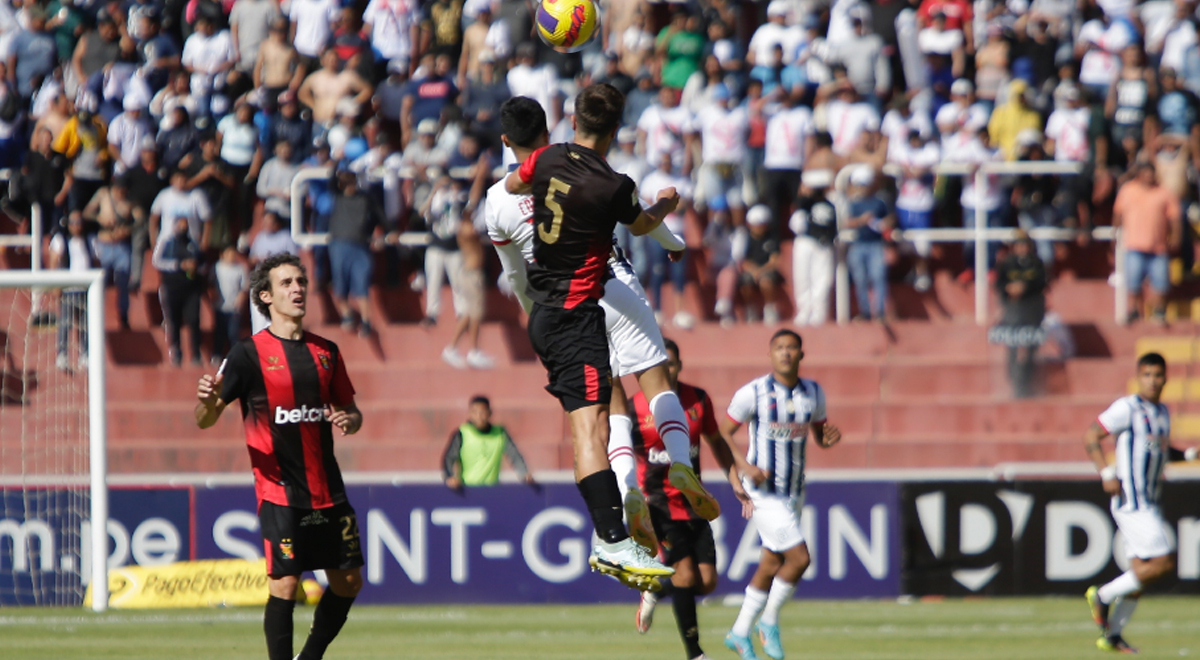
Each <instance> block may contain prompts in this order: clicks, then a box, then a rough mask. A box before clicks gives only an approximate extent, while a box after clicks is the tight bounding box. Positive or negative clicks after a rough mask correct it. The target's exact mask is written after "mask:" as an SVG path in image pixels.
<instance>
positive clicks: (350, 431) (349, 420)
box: [329, 400, 363, 435]
mask: <svg viewBox="0 0 1200 660" xmlns="http://www.w3.org/2000/svg"><path fill="white" fill-rule="evenodd" d="M329 408H330V413H329V422H330V423H331V424H333V425H334V426H336V427H338V428H339V429H341V430H342V435H354V434H355V433H358V430H359V429H360V428H362V421H363V417H362V411H361V410H359V409H358V406H357V405H355V403H354V401H353V400H351V401H350V403H347V404H346V405H344V406H330V407H329Z"/></svg>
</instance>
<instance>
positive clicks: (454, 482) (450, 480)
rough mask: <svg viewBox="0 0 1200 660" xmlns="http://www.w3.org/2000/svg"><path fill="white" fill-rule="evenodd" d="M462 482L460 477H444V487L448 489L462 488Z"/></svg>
mask: <svg viewBox="0 0 1200 660" xmlns="http://www.w3.org/2000/svg"><path fill="white" fill-rule="evenodd" d="M462 487H463V482H462V479H461V478H460V477H446V488H449V489H450V490H462Z"/></svg>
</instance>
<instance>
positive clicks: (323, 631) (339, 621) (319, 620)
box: [300, 589, 354, 660]
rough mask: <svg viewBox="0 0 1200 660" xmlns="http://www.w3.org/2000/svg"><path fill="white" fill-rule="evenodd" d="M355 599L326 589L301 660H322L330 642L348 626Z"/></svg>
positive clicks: (315, 614) (318, 604)
mask: <svg viewBox="0 0 1200 660" xmlns="http://www.w3.org/2000/svg"><path fill="white" fill-rule="evenodd" d="M353 604H354V597H353V596H351V597H348V598H347V597H346V596H339V595H337V594H335V593H333V590H332V589H326V590H325V593H324V594H322V595H321V602H319V603H317V611H316V612H315V613H314V614H313V624H312V629H311V630H309V631H308V641H306V642H304V650H303V651H301V652H300V660H321V658H322V657H324V655H325V649H327V648H329V644H330V642H332V641H333V638H334V637H337V634H338V633H339V632H341V631H342V626H343V625H345V624H346V615H347V614H349V613H350V606H351V605H353Z"/></svg>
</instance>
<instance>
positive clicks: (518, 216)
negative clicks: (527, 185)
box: [483, 179, 533, 313]
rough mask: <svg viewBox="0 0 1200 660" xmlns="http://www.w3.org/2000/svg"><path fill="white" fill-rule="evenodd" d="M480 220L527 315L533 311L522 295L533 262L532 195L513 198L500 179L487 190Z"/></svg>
mask: <svg viewBox="0 0 1200 660" xmlns="http://www.w3.org/2000/svg"><path fill="white" fill-rule="evenodd" d="M483 219H484V222H485V223H486V224H487V234H488V238H489V239H491V241H492V245H494V246H496V253H497V254H498V255H499V256H500V263H501V265H502V266H503V267H504V274H505V275H507V276H508V281H509V283H511V284H512V289H513V293H515V294H516V295H517V300H519V301H520V303H521V307H523V308H524V309H525V312H526V313H528V312H529V311H530V310H531V309H533V304H532V302H531V301H530V300H529V298H528V296H527V295H526V293H525V285H526V283H527V282H528V279H527V278H526V272H525V271H526V266H527V264H529V263H532V262H533V195H514V194H512V193H510V192H508V190H506V189H505V188H504V179H500V180H499V181H497V182H496V183H494V184H492V187H491V188H488V191H487V199H486V200H485V201H484V205H483Z"/></svg>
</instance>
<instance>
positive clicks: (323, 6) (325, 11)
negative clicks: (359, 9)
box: [288, 0, 339, 71]
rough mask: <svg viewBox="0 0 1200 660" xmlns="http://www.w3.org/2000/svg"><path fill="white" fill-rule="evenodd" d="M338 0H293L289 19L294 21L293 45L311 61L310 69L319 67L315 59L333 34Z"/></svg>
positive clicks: (309, 62) (309, 63) (337, 11)
mask: <svg viewBox="0 0 1200 660" xmlns="http://www.w3.org/2000/svg"><path fill="white" fill-rule="evenodd" d="M338 13H339V9H338V3H337V0H292V6H291V8H290V9H289V10H288V19H289V20H291V22H292V45H294V46H295V47H296V51H297V52H299V53H300V54H301V55H302V56H304V57H305V58H307V59H308V60H309V61H308V62H307V64H308V70H309V71H314V70H316V68H317V66H316V65H317V62H316V61H315V60H316V59H317V57H318V56H320V54H321V51H322V50H324V49H325V46H326V45H327V44H328V43H329V38H330V37H331V36H332V35H333V24H334V22H335V21H337V19H338Z"/></svg>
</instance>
